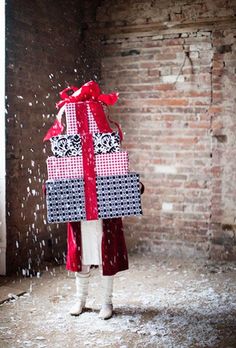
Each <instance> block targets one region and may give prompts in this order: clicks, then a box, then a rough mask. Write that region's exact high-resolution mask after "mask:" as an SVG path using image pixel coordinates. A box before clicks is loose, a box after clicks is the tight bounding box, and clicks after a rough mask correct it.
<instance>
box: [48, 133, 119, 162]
mask: <svg viewBox="0 0 236 348" xmlns="http://www.w3.org/2000/svg"><path fill="white" fill-rule="evenodd" d="M50 141H51V149H52V152H53V154H54V156H55V157H71V156H81V155H82V148H81V136H80V135H79V134H70V135H68V134H63V135H57V136H55V137H52V138H51V139H50ZM93 143H94V152H95V155H99V154H102V153H114V152H119V151H120V136H119V134H118V132H112V133H94V134H93Z"/></svg>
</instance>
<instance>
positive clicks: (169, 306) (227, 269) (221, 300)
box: [0, 255, 236, 348]
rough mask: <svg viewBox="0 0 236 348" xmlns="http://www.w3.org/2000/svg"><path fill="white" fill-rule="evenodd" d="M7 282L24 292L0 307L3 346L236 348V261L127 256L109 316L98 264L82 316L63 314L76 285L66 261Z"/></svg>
mask: <svg viewBox="0 0 236 348" xmlns="http://www.w3.org/2000/svg"><path fill="white" fill-rule="evenodd" d="M4 285H5V286H10V287H11V288H12V287H13V288H14V287H15V288H19V287H20V288H22V287H25V288H26V289H27V293H25V294H24V295H22V296H20V297H15V298H14V299H12V300H10V301H8V302H4V303H3V304H2V305H1V306H0V347H1V348H5V347H11V348H13V347H16V348H18V347H22V348H23V347H24V348H25V347H38V348H39V347H40V348H43V347H49V348H51V347H52V348H57V347H58V348H59V347H60V348H61V347H70V348H73V347H93V348H94V347H114V348H118V347H119V348H133V347H137V348H138V347H139V348H143V347H150V348H151V347H158V348H162V347H173V348H184V347H214V348H233V347H234V348H235V347H236V291H235V290H236V264H232V263H220V264H219V263H218V264H213V263H210V262H200V261H197V262H196V261H194V262H192V263H186V262H183V261H181V260H173V259H169V260H160V259H157V258H155V257H153V256H148V257H147V256H146V255H145V256H143V255H136V256H132V257H130V270H129V271H126V272H122V273H120V274H119V275H118V276H117V277H116V279H115V291H114V307H115V315H114V317H113V318H112V319H110V320H108V321H102V320H100V319H98V317H97V316H98V310H99V302H100V300H101V291H100V275H99V271H98V270H93V272H92V277H91V282H90V293H89V298H88V302H87V307H88V308H87V310H86V311H85V312H84V313H83V314H82V315H81V316H79V317H71V316H70V315H69V314H68V310H69V308H70V306H71V305H72V304H73V301H74V299H73V294H74V290H75V284H74V279H73V277H72V274H68V272H66V271H65V268H64V267H58V268H55V269H51V270H48V271H45V272H43V274H42V275H41V276H40V277H39V278H37V277H34V278H31V279H29V278H28V279H21V280H20V281H19V280H17V281H13V280H12V279H11V280H9V282H8V283H7V284H4ZM1 288H2V289H3V288H4V286H2V287H0V292H1ZM13 293H14V291H13ZM9 296H10V295H9Z"/></svg>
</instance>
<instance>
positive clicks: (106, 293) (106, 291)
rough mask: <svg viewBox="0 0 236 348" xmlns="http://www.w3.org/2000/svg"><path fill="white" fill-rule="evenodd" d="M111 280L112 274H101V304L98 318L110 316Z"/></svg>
mask: <svg viewBox="0 0 236 348" xmlns="http://www.w3.org/2000/svg"><path fill="white" fill-rule="evenodd" d="M113 280H114V277H113V276H102V283H103V284H102V285H103V286H102V291H103V304H102V308H101V310H100V312H99V315H98V316H99V318H100V319H110V318H111V317H112V314H113V305H112V293H113Z"/></svg>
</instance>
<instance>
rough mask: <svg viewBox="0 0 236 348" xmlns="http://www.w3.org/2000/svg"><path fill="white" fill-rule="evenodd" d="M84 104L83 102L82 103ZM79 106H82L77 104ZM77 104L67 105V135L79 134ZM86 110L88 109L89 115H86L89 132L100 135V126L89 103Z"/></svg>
mask: <svg viewBox="0 0 236 348" xmlns="http://www.w3.org/2000/svg"><path fill="white" fill-rule="evenodd" d="M82 103H83V102H82ZM77 104H80V102H79V103H77ZM76 107H77V106H76V103H68V104H66V108H65V111H66V125H67V130H66V133H67V134H77V133H78V127H77V118H76ZM86 109H87V115H84V117H87V118H88V122H89V132H90V133H99V129H98V126H97V124H96V122H95V120H94V117H93V114H92V111H91V109H90V106H89V102H86Z"/></svg>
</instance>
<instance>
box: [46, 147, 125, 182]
mask: <svg viewBox="0 0 236 348" xmlns="http://www.w3.org/2000/svg"><path fill="white" fill-rule="evenodd" d="M94 169H95V173H96V175H98V176H109V175H119V174H122V175H123V174H128V172H129V159H128V153H127V152H126V151H121V152H115V153H111V154H106V153H104V154H101V155H96V156H95V168H94ZM47 170H48V179H49V180H51V179H73V178H79V177H83V176H84V168H83V158H82V156H76V157H54V156H51V157H48V159H47Z"/></svg>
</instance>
